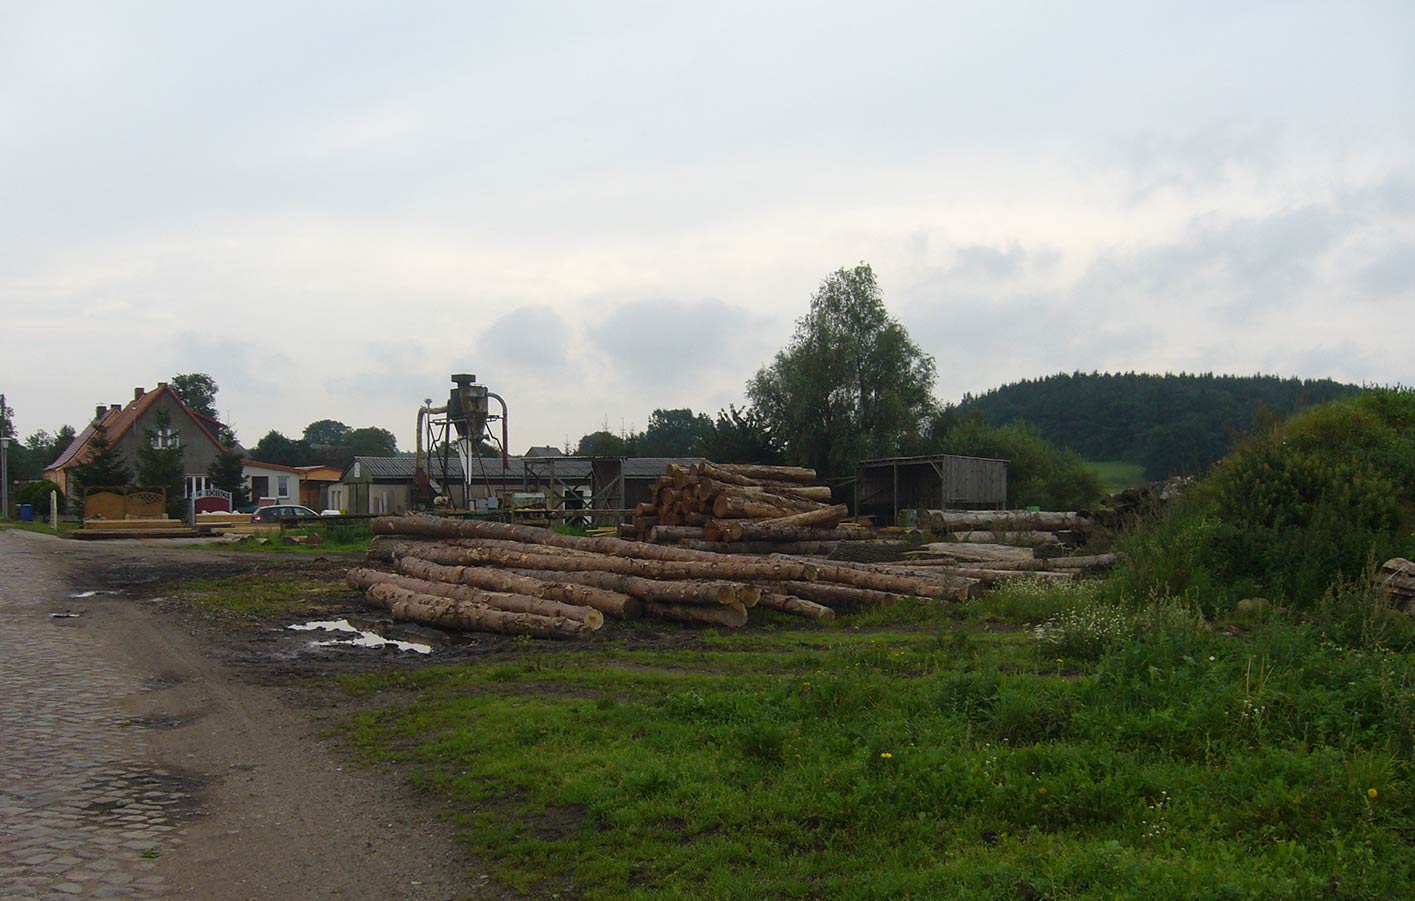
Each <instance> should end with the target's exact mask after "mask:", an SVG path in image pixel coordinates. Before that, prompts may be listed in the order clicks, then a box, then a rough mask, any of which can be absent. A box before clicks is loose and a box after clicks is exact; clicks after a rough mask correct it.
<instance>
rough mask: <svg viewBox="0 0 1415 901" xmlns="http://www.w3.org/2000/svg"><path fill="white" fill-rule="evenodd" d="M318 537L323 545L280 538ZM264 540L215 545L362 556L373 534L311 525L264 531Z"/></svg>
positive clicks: (366, 529) (202, 547) (201, 547)
mask: <svg viewBox="0 0 1415 901" xmlns="http://www.w3.org/2000/svg"><path fill="white" fill-rule="evenodd" d="M314 534H317V535H320V536H321V537H322V538H323V539H324V543H323V544H286V543H285V542H284V541H283V539H284V538H285V537H286V536H291V537H294V536H301V535H314ZM259 537H261V538H266V539H268V541H266V543H264V544H260V543H258V542H256V541H246V542H242V543H240V544H234V543H233V544H230V545H224V544H223V545H219V547H220V548H221V550H224V551H225V550H229V551H236V552H238V553H246V554H362V553H363V552H364V551H367V550H368V548H369V543H370V542H372V541H373V532H372V531H371V530H370V528H369V526H368V525H367V524H358V525H345V524H342V523H341V524H338V525H329V526H311V527H301V528H291V529H287V528H283V527H282V528H281V529H280V530H279V531H276V532H267V533H265V534H263V535H261V536H259ZM183 547H186V548H192V549H198V550H208V551H209V550H211V549H212V545H210V544H187V545H183Z"/></svg>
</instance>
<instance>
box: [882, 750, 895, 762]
mask: <svg viewBox="0 0 1415 901" xmlns="http://www.w3.org/2000/svg"><path fill="white" fill-rule="evenodd" d="M879 756H880V757H882V758H883V759H885V760H889V759H890V758H892V757H893V756H894V755H893V754H891V753H889V752H888V751H881V752H880V754H879Z"/></svg>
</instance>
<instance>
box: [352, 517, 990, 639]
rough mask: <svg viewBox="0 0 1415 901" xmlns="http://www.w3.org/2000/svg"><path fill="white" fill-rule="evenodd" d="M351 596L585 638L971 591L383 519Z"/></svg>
mask: <svg viewBox="0 0 1415 901" xmlns="http://www.w3.org/2000/svg"><path fill="white" fill-rule="evenodd" d="M373 530H374V532H375V533H376V534H377V536H378V537H377V538H376V539H375V540H374V542H373V544H372V546H371V547H370V549H369V555H368V556H369V560H370V561H371V562H376V563H382V564H384V566H383V567H382V568H377V569H375V568H372V567H371V566H370V567H359V568H356V569H353V570H351V571H350V572H349V576H348V581H349V584H350V586H352V587H356V588H359V589H361V590H363V591H364V592H365V593H366V596H367V598H368V600H369V602H370V603H373V604H376V605H378V606H381V607H385V608H387V609H388V610H389V611H390V612H391V613H392V614H393V616H394V618H395V619H412V620H416V621H418V622H424V623H427V624H429V625H435V626H439V627H443V628H458V629H469V630H476V631H490V632H505V633H512V634H524V635H534V636H537V637H546V638H585V637H588V636H590V635H592V634H593V633H594V632H595V631H596V630H597V629H600V628H601V627H602V626H603V625H604V623H605V621H606V618H608V619H623V620H627V619H634V618H636V617H639V616H648V617H655V618H659V619H664V620H673V621H677V622H685V623H698V624H705V625H716V626H726V627H729V628H735V627H738V626H741V625H743V624H745V623H746V622H747V618H748V613H747V611H748V610H749V609H750V608H752V607H754V606H762V607H769V608H771V609H773V610H778V611H780V612H783V613H788V614H792V615H796V616H802V617H806V618H809V619H817V620H825V619H831V618H833V617H834V615H835V611H836V610H854V609H857V608H860V607H862V606H873V605H879V604H888V603H893V602H896V601H898V600H900V599H902V598H905V597H923V598H935V599H939V600H945V601H947V600H963V599H965V598H967V597H968V595H969V593H970V591H971V590H972V589H974V588H975V587H976V586H977V584H978V580H976V579H970V578H966V577H963V576H960V575H958V574H956V573H951V572H943V571H928V570H925V571H922V572H888V571H885V570H882V569H880V568H878V567H868V566H863V565H842V564H839V563H836V562H834V561H826V560H820V561H816V560H805V559H800V558H791V557H785V556H781V555H760V554H732V555H729V554H721V553H716V552H714V551H710V550H700V549H696V548H692V547H683V546H675V545H657V544H651V543H647V542H638V541H625V540H622V539H619V538H610V537H581V536H575V535H561V534H558V533H555V532H551V531H548V530H545V529H539V528H535V527H531V526H522V525H513V524H509V523H498V522H483V521H477V520H453V519H447V518H442V517H436V516H425V515H409V516H399V517H382V518H379V519H375V520H374V521H373Z"/></svg>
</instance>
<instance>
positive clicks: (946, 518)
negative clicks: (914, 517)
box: [921, 510, 1091, 532]
mask: <svg viewBox="0 0 1415 901" xmlns="http://www.w3.org/2000/svg"><path fill="white" fill-rule="evenodd" d="M921 519H922V520H923V522H924V524H926V525H927V526H928V527H929V528H930V529H932V530H933V531H935V532H974V531H987V532H1024V531H1037V532H1057V531H1061V530H1064V529H1077V530H1082V531H1084V530H1086V529H1089V528H1090V527H1091V521H1090V520H1089V519H1087V518H1086V517H1084V516H1082V515H1081V514H1079V513H1058V512H1048V511H1041V512H1039V511H1036V510H925V511H923V513H922V515H921Z"/></svg>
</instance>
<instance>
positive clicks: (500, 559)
mask: <svg viewBox="0 0 1415 901" xmlns="http://www.w3.org/2000/svg"><path fill="white" fill-rule="evenodd" d="M412 554H413V555H414V556H418V557H422V558H423V559H424V560H432V561H433V562H435V563H441V564H444V565H449V566H477V565H490V566H501V567H506V568H508V569H541V570H551V571H555V572H611V573H619V574H620V575H625V576H640V577H642V578H645V579H670V580H679V579H723V580H729V581H737V582H742V581H751V580H753V579H800V580H802V581H813V580H814V578H815V573H816V567H814V566H811V565H809V564H805V563H801V562H799V561H795V560H786V559H776V558H760V557H758V558H755V559H743V558H741V557H729V556H726V555H723V554H712V555H710V556H713V557H717V558H718V559H717V560H713V561H707V560H638V559H634V558H630V557H610V556H601V557H567V556H561V555H557V554H545V553H537V552H534V551H525V552H520V551H508V550H503V549H501V548H454V547H449V548H446V549H445V551H439V550H436V549H433V548H419V549H416V550H414V551H413V552H412Z"/></svg>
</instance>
